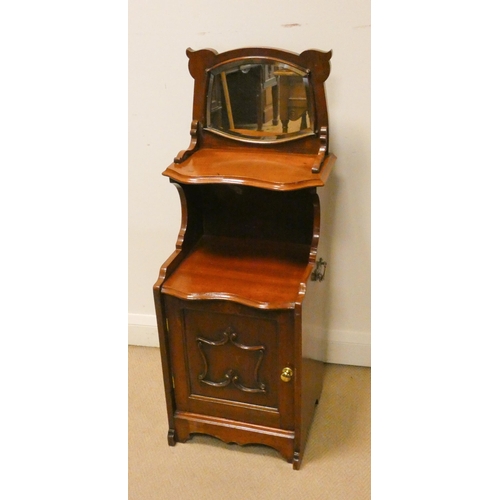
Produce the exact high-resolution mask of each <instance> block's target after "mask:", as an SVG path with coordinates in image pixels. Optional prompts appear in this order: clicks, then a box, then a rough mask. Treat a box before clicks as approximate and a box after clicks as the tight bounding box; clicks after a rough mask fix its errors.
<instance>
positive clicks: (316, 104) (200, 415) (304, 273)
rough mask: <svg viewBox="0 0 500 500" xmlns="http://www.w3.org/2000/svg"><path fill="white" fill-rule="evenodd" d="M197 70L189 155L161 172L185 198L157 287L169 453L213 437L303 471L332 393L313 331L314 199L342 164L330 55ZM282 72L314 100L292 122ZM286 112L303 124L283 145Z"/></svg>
mask: <svg viewBox="0 0 500 500" xmlns="http://www.w3.org/2000/svg"><path fill="white" fill-rule="evenodd" d="M188 57H189V68H190V72H191V74H192V76H193V78H194V80H195V94H194V105H193V125H192V129H191V138H192V139H191V144H190V145H189V147H188V149H187V150H185V151H181V152H180V153H179V155H178V156H177V157H176V158H175V159H174V163H173V164H172V165H170V166H169V167H168V168H167V170H166V171H165V172H164V175H166V176H167V177H169V178H170V181H171V182H173V183H174V184H175V185H176V187H177V189H178V192H179V195H180V201H181V206H182V220H181V229H180V232H179V237H178V240H177V244H176V250H175V251H174V253H173V254H172V255H171V256H170V257H169V258H168V259H167V261H166V262H165V263H164V264H163V266H162V267H161V269H160V275H159V278H158V281H157V282H156V284H155V285H154V298H155V305H156V313H157V319H158V332H159V338H160V348H161V357H162V366H163V375H164V383H165V394H166V402H167V415H168V422H169V436H168V442H169V444H170V445H171V446H173V445H174V444H175V443H176V442H178V441H181V442H184V441H186V440H188V439H189V437H190V436H191V435H192V434H194V433H204V434H210V435H213V436H216V437H218V438H220V439H222V440H224V441H226V442H235V443H239V444H248V443H260V444H265V445H268V446H272V447H273V448H275V449H277V450H278V451H279V452H280V453H281V454H282V455H283V456H284V457H285V458H286V459H287V460H288V461H289V462H292V463H293V466H294V468H295V469H298V468H299V467H300V463H301V460H302V456H303V453H304V447H305V442H306V437H307V432H308V429H309V427H310V424H311V421H312V418H313V414H314V407H315V403H316V402H317V400H318V398H319V397H320V393H321V386H322V369H323V363H321V362H320V361H316V360H313V359H310V358H309V357H308V354H307V353H308V351H309V349H308V346H307V345H306V344H307V342H308V340H307V339H308V336H307V334H306V332H304V331H303V317H304V314H305V310H306V302H307V301H306V300H305V298H306V295H307V297H308V300H311V299H309V294H308V293H307V288H308V287H307V284H308V281H309V280H310V278H311V273H312V272H313V270H314V268H315V265H316V258H317V246H318V240H319V229H320V206H319V199H318V195H317V192H316V190H317V188H318V187H322V186H324V184H325V182H326V180H327V177H328V174H329V173H330V171H331V168H332V166H333V164H334V161H335V156H334V155H332V154H331V153H329V152H328V122H327V112H326V105H325V98H324V81H325V79H326V78H327V76H328V74H329V59H330V57H331V52H328V53H325V52H319V51H306V52H304V53H302V54H300V55H298V54H293V53H290V52H285V51H281V50H276V49H262V48H254V49H238V50H235V51H230V52H226V53H222V54H217V53H216V52H214V51H212V50H201V51H191V50H190V49H188ZM285 70H286V72H287V75H286V80H287V81H293V86H294V87H293V89H292V90H293V92H295V93H297V92H298V93H300V95H301V96H307V98H306V102H305V103H304V102H303V99H302V101H301V113H297V116H295V117H294V115H293V113H289V112H288V110H289V109H290V108H289V104H286V105H284V104H283V103H281V102H280V101H279V99H280V95H281V96H284V97H283V98H284V99H285V98H286V99H287V102H288V100H289V95H290V92H283V91H281V92H278V89H279V88H281V87H283V85H286V83H285V80H284V79H283V78H284V76H283V72H284V71H285ZM290 72H292V73H293V74H292V75H290ZM228 75H232V77H231V78H232V80H233V82H234V81H236V78H237V79H238V81H239V82H240V84H239V90H238V95H234V92H233V94H232V93H231V87H230V86H229V85H226V84H227V79H228V78H227V77H228ZM246 75H249V78H250V84H249V87H248V88H249V89H250V90H249V92H250V93H251V96H252V99H253V100H254V101H255V102H256V113H257V114H254V115H253V116H254V119H253V120H250V119H249V120H248V121H249V122H251V121H253V122H255V123H254V124H253V125H248V126H247V128H241V124H235V123H234V116H240V115H239V114H238V113H232V117H231V116H230V112H232V111H234V109H235V108H234V107H235V106H238V103H239V102H241V99H242V95H241V93H242V89H244V88H245V84H244V82H245V76H246ZM255 75H257V76H258V78H256V76H255ZM261 75H266V79H265V80H263V79H262V77H261ZM280 78H281V81H279V80H280ZM265 81H268V82H274V83H273V85H272V88H273V89H276V90H273V92H276V95H275V97H274V99H273V100H274V103H273V110H274V111H273V112H272V113H266V112H264V111H263V109H264V108H263V107H262V106H261V105H260V104H259V103H261V102H262V101H261V100H256V99H255V93H256V92H255V88H256V82H257V84H258V85H257V88H258V89H260V88H261V87H260V85H261V83H262V82H265ZM224 82H226V83H224ZM278 82H279V85H278ZM301 86H303V87H304V88H303V89H302V90H301ZM297 88H298V89H299V90H298V91H297ZM259 92H260V90H259ZM259 99H260V97H259ZM221 100H223V101H224V102H223V103H221ZM214 103H218V104H217V105H214ZM279 109H287V116H286V119H287V120H293V119H294V118H295V119H297V120H298V121H300V124H297V126H296V127H295V128H294V129H293V130H291V131H290V132H288V131H286V132H285V131H283V129H282V127H281V126H280V125H279V122H278V116H277V115H278V113H279ZM223 115H226V116H223ZM305 115H307V120H306V119H305V118H304V116H305ZM249 116H250V115H249ZM255 116H259V117H262V119H261V118H259V119H258V120H256V119H255ZM280 119H284V117H281V118H280Z"/></svg>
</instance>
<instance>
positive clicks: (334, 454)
mask: <svg viewBox="0 0 500 500" xmlns="http://www.w3.org/2000/svg"><path fill="white" fill-rule="evenodd" d="M370 377H371V371H370V368H363V367H355V366H343V365H327V370H326V375H325V383H324V388H323V394H322V397H321V400H320V403H319V405H318V407H317V409H316V415H315V418H314V421H313V425H312V428H311V431H310V434H309V439H308V442H307V446H306V451H305V454H304V458H303V461H302V466H301V469H300V470H299V471H294V470H293V469H292V466H291V464H289V463H287V462H286V461H285V460H284V459H283V458H282V457H281V455H279V454H278V452H277V451H275V450H273V449H271V448H268V447H265V446H258V445H249V446H244V447H242V446H238V445H233V444H231V445H230V444H225V443H223V442H221V441H219V440H218V439H216V438H213V437H210V436H201V435H197V436H194V437H193V439H191V440H190V441H188V442H187V443H177V444H176V445H175V446H174V447H170V446H168V445H167V416H166V410H165V397H164V393H163V385H162V374H161V364H160V351H159V349H156V348H150V347H132V346H131V347H129V500H156V499H158V500H160V499H161V500H170V499H172V500H174V499H175V500H177V499H179V500H191V499H192V500H216V499H217V500H240V499H241V500H247V499H250V500H253V499H273V500H299V499H301V500H302V499H304V500H314V499H322V500H324V499H335V500H366V499H369V498H370Z"/></svg>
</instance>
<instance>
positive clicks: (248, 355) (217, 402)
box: [167, 296, 295, 430]
mask: <svg viewBox="0 0 500 500" xmlns="http://www.w3.org/2000/svg"><path fill="white" fill-rule="evenodd" d="M167 313H168V322H169V333H168V337H169V338H168V344H169V350H170V360H171V366H172V372H173V378H174V385H175V389H174V392H175V407H176V410H177V411H186V412H192V413H197V414H201V415H210V416H214V417H220V418H228V419H232V420H239V421H242V422H247V423H253V424H258V425H266V426H270V427H275V428H280V429H286V430H293V422H294V414H293V411H294V404H293V403H294V401H293V398H294V383H295V381H294V379H293V378H292V381H290V382H284V381H282V380H281V372H282V369H283V368H284V367H285V366H288V367H290V368H292V369H293V368H294V367H293V352H294V350H293V345H294V340H293V334H294V328H293V318H294V314H293V311H289V310H281V311H276V310H260V309H253V308H250V307H246V306H242V305H239V304H236V303H232V302H229V301H189V300H180V299H177V298H175V297H170V296H168V297H167Z"/></svg>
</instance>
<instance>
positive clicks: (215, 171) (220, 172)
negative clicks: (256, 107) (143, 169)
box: [164, 148, 336, 191]
mask: <svg viewBox="0 0 500 500" xmlns="http://www.w3.org/2000/svg"><path fill="white" fill-rule="evenodd" d="M335 160H336V158H335V156H334V155H331V154H330V155H327V157H326V159H325V160H324V164H323V166H322V168H321V170H320V172H318V173H313V172H312V166H313V165H314V162H315V161H316V155H314V154H287V153H281V152H273V151H269V152H265V153H263V152H260V151H258V152H257V151H252V150H241V149H240V150H238V152H237V153H235V152H234V151H233V150H229V149H227V150H224V149H209V148H207V149H200V150H199V151H197V152H195V153H193V154H192V155H191V156H190V157H189V158H188V159H187V160H186V161H184V162H182V163H180V164H177V163H173V164H172V165H170V166H169V167H168V168H167V170H166V171H165V172H164V175H166V176H167V177H169V178H170V179H172V180H174V181H177V182H181V183H186V184H208V183H210V184H215V183H223V184H240V185H249V186H255V187H261V188H265V189H273V190H279V191H286V190H293V189H301V188H307V187H321V186H324V185H325V182H326V179H327V177H328V175H329V173H330V171H331V169H332V166H333V164H334V163H335Z"/></svg>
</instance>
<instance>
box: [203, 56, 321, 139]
mask: <svg viewBox="0 0 500 500" xmlns="http://www.w3.org/2000/svg"><path fill="white" fill-rule="evenodd" d="M207 122H208V123H207V128H208V129H209V130H212V131H214V132H216V133H219V134H221V135H225V136H230V137H232V138H235V139H240V140H245V141H251V142H276V141H288V140H292V139H295V138H297V137H303V136H304V135H312V134H313V124H314V117H313V105H312V97H311V92H310V87H309V79H308V75H307V73H305V72H304V71H302V70H301V69H299V68H296V67H294V66H291V65H289V64H285V63H283V62H280V61H270V60H265V61H256V60H251V61H249V60H239V61H233V62H231V63H227V64H223V65H221V66H219V67H216V68H214V69H212V70H211V71H210V74H209V87H208V96H207Z"/></svg>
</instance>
